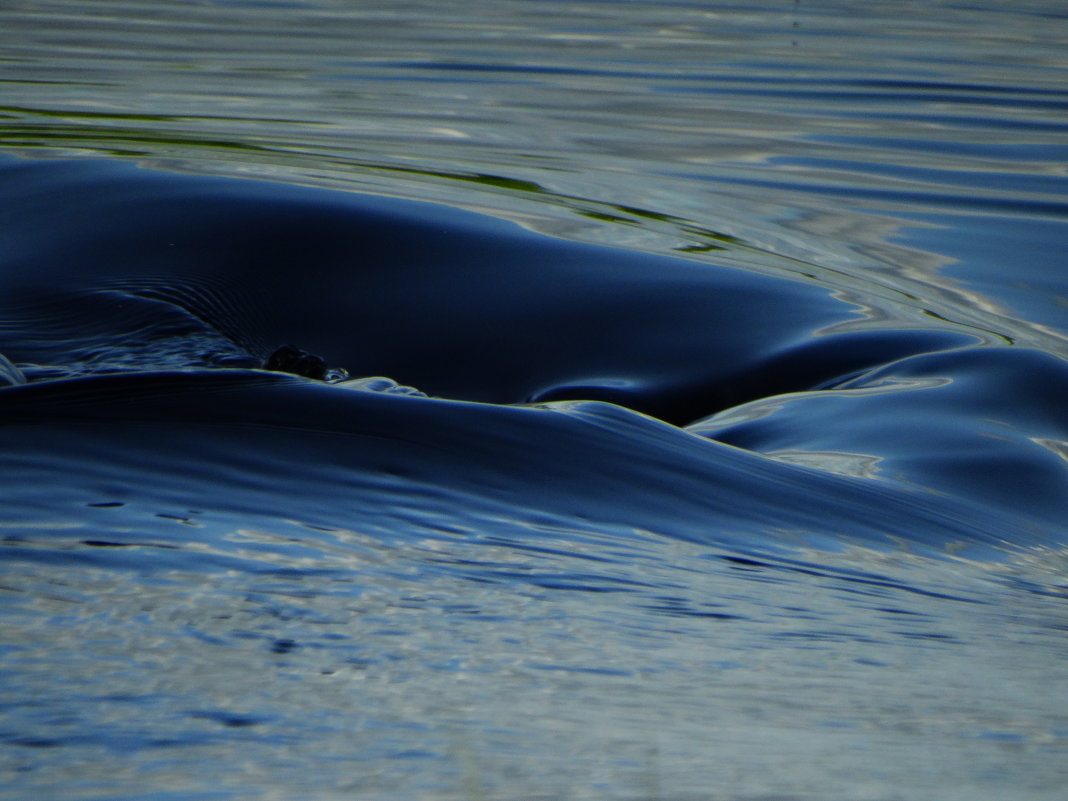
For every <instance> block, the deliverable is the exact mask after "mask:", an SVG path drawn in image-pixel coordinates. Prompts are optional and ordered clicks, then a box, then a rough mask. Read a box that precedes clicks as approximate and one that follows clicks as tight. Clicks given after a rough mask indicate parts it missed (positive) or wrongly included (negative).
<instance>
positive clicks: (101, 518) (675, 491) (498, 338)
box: [0, 162, 1068, 564]
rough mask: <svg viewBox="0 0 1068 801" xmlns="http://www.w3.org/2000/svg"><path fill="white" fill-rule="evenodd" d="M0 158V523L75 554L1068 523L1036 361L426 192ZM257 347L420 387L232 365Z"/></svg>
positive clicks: (1057, 395)
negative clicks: (246, 531) (289, 536)
mask: <svg viewBox="0 0 1068 801" xmlns="http://www.w3.org/2000/svg"><path fill="white" fill-rule="evenodd" d="M4 172H5V175H6V176H7V181H6V183H5V190H4V191H5V195H6V197H7V200H8V207H9V208H10V209H11V211H10V212H9V217H10V218H11V219H10V221H9V225H8V227H9V229H10V230H11V231H12V237H11V238H12V243H11V246H10V247H8V248H7V249H6V250H5V255H4V256H3V257H2V259H3V260H2V264H0V289H2V290H3V291H2V300H0V311H2V315H3V325H2V328H0V352H3V353H4V354H5V356H6V358H7V359H8V360H10V365H9V366H6V367H5V372H4V374H5V375H6V376H8V380H7V383H8V384H9V386H7V387H5V388H4V389H2V390H0V420H2V423H3V424H2V427H0V437H2V440H3V446H2V455H0V460H2V462H3V464H4V470H3V473H2V475H3V476H5V479H4V484H5V486H4V490H3V491H4V494H5V498H6V503H5V516H6V520H5V522H4V526H5V527H6V528H8V529H9V530H11V531H12V535H11V537H9V542H17V541H19V538H20V537H21V538H22V541H25V542H30V541H34V542H36V541H37V540H38V539H40V538H41V537H45V538H46V540H47V539H48V538H50V537H51V538H55V537H60V538H66V539H67V540H69V539H70V530H71V529H76V530H77V534H76V535H74V536H75V539H74V540H72V542H75V543H76V544H77V543H80V545H79V546H78V547H76V548H75V547H73V546H72V548H71V549H68V550H67V551H65V552H64V553H65V556H64V557H63V558H75V554H76V553H80V554H82V555H83V556H86V555H87V554H95V553H96V551H94V550H93V549H94V547H97V546H98V544H99V543H101V542H113V541H116V542H118V540H116V534H115V531H116V530H117V529H118V530H129V531H134V532H137V533H136V534H135V535H131V536H132V537H133V540H131V542H133V541H136V542H138V543H141V544H144V543H145V542H147V541H149V540H151V541H152V542H155V543H156V544H161V543H162V544H166V545H167V546H168V547H169V548H170V549H171V550H172V551H175V552H174V553H171V554H170V555H169V557H168V558H169V559H172V560H174V559H180V558H191V559H194V561H195V559H197V558H200V559H203V558H205V557H204V555H203V553H200V555H199V556H198V555H197V554H198V553H199V552H197V551H196V549H193V550H189V549H188V548H185V546H184V545H182V543H181V542H180V541H179V540H176V539H175V536H174V535H173V529H174V527H173V526H170V527H169V528H167V529H166V531H167V532H170V533H169V534H167V535H166V536H167V537H168V539H163V540H158V539H157V540H154V539H152V537H155V536H157V534H158V535H159V536H163V534H161V533H159V532H158V531H157V529H158V526H159V524H158V521H160V520H164V521H173V520H175V519H177V520H187V521H189V522H190V524H191V525H192V524H193V523H195V524H196V525H197V526H198V527H199V528H200V529H202V530H201V531H200V533H199V534H198V537H197V541H198V542H199V544H200V546H205V544H206V543H207V542H209V541H211V542H213V543H214V545H213V546H212V547H217V548H218V549H220V550H219V552H218V553H217V554H216V556H217V557H218V558H219V559H224V561H225V560H226V559H231V558H233V555H232V554H231V555H230V556H226V551H227V548H229V547H230V546H228V545H226V544H225V541H226V538H225V537H224V536H222V534H219V535H218V536H217V537H215V535H213V534H212V532H213V531H218V532H223V531H226V532H229V531H232V530H233V528H234V527H235V526H248V525H255V521H259V522H260V523H261V524H262V525H268V524H269V523H270V521H275V523H277V522H278V521H283V522H284V523H285V525H299V526H301V527H303V528H304V529H305V530H320V531H359V532H364V533H371V534H373V535H374V536H376V537H382V538H387V539H388V538H397V537H409V538H411V537H426V538H430V539H434V538H457V537H459V538H475V539H479V538H493V539H494V540H496V541H506V542H509V543H513V544H515V545H516V547H531V546H533V545H534V544H536V542H537V541H538V538H539V536H540V534H539V532H540V533H542V534H543V533H544V532H546V531H565V530H566V531H569V532H577V533H578V534H580V535H585V536H591V537H592V536H599V535H605V534H611V536H612V537H614V538H618V539H619V540H620V541H626V540H627V539H628V538H633V537H636V536H643V537H644V536H657V537H662V536H666V537H670V538H675V539H680V540H686V541H690V542H696V543H701V544H705V545H710V546H715V547H719V548H725V549H727V550H728V551H729V552H731V553H735V554H749V555H756V554H780V555H781V554H785V553H787V552H789V551H791V549H796V548H798V547H800V546H802V545H803V546H805V547H812V546H815V547H819V548H824V549H831V550H834V549H841V548H843V547H847V546H848V545H851V544H857V543H860V544H863V545H865V546H868V547H877V548H895V549H896V548H902V547H904V548H906V549H911V550H918V551H920V552H924V553H928V552H929V553H942V554H946V553H952V554H958V555H959V554H968V555H975V554H978V555H982V556H984V557H991V556H993V555H996V553H998V552H999V551H1000V550H1004V549H1019V548H1031V547H1036V546H1049V547H1053V546H1063V545H1064V544H1065V543H1066V541H1068V536H1066V531H1065V527H1064V525H1063V523H1062V521H1063V520H1064V519H1065V515H1064V512H1065V511H1066V509H1065V507H1066V503H1065V501H1064V499H1065V498H1068V492H1066V491H1065V490H1066V489H1068V487H1066V480H1065V469H1064V461H1065V459H1066V458H1068V457H1066V454H1068V432H1066V430H1065V429H1066V423H1065V420H1064V415H1063V405H1062V404H1061V402H1060V400H1061V399H1063V397H1065V392H1066V390H1068V365H1066V364H1065V362H1064V361H1063V360H1062V359H1060V358H1058V357H1056V356H1054V355H1051V354H1047V353H1042V352H1038V351H1033V350H1027V349H1023V348H1013V347H1007V346H997V345H995V344H992V342H991V341H990V340H989V339H984V338H981V337H980V336H979V335H977V334H975V333H974V332H972V331H968V330H963V329H962V330H954V329H953V328H952V327H948V326H943V327H941V328H934V327H932V328H929V329H920V328H916V327H914V326H911V325H901V326H900V327H897V328H894V327H890V326H887V325H886V323H885V321H884V322H882V323H880V324H879V325H878V326H876V325H874V324H872V325H868V326H864V325H861V324H858V323H859V322H863V314H862V310H861V309H860V307H858V305H856V304H854V303H849V302H845V301H843V300H840V299H839V298H838V296H836V295H835V293H834V291H833V290H832V289H829V288H826V287H821V286H818V285H815V284H805V283H802V282H799V281H788V280H782V279H775V278H770V277H766V276H759V275H755V274H749V273H745V272H741V271H737V270H729V269H725V268H718V267H712V266H707V265H701V264H696V263H692V262H688V261H684V260H680V259H672V258H667V257H657V256H652V255H648V254H639V253H631V252H626V251H622V250H614V249H610V248H602V247H595V246H591V245H580V244H574V243H569V242H565V241H562V240H556V239H551V238H548V237H544V236H541V235H536V234H533V233H530V232H528V231H524V230H522V229H521V228H519V227H518V226H515V225H512V224H510V223H505V222H502V221H499V220H494V219H491V218H487V217H483V216H480V215H476V214H473V213H468V212H461V211H457V210H453V209H445V208H441V207H437V206H433V205H431V204H422V203H413V202H406V201H399V200H393V199H387V198H379V197H368V196H359V195H352V194H343V193H336V192H329V191H325V190H312V189H301V188H294V187H283V186H275V185H272V184H267V183H256V182H251V181H239V180H232V179H218V178H215V179H206V178H193V177H178V176H173V175H163V174H159V173H153V172H149V171H144V170H139V169H136V168H133V167H130V166H128V165H116V164H110V163H106V162H93V163H85V162H78V163H74V164H71V163H38V164H32V163H11V164H9V165H7V166H6V167H5V168H4ZM59 221H62V224H59ZM283 344H293V345H295V346H297V347H299V348H301V349H305V350H307V351H308V352H311V353H314V354H316V355H317V356H321V357H322V358H323V359H324V360H325V361H326V363H327V364H328V365H330V366H331V367H333V368H335V369H336V370H337V371H338V372H336V373H335V375H336V376H341V375H343V373H342V372H341V371H342V370H344V371H347V373H348V374H352V375H369V376H374V375H382V376H389V377H390V379H395V380H396V381H398V382H402V383H403V384H405V385H410V386H412V387H415V388H416V389H417V390H419V391H420V392H416V391H414V390H411V391H399V390H398V386H397V385H396V384H394V383H393V382H392V381H387V380H381V381H378V382H366V381H364V382H360V381H332V382H322V381H315V380H309V379H304V378H298V377H295V376H291V375H284V374H281V373H278V372H271V371H267V370H264V369H262V367H263V366H264V364H265V360H266V359H267V357H268V356H269V354H270V353H271V352H272V351H273V350H274V349H276V348H277V347H279V346H280V345H283ZM20 379H24V380H20ZM369 390H372V391H369ZM375 390H377V391H375ZM423 393H425V396H424V394H423ZM428 396H429V397H428ZM122 521H124V522H122ZM154 521H155V522H154ZM212 521H214V522H212ZM120 522H121V525H120ZM160 531H162V529H161V530H160ZM16 532H18V533H16ZM44 532H48V533H44ZM186 533H188V532H186ZM146 537H148V540H146V539H145V538H146ZM213 537H215V538H214V539H212V538H213ZM119 540H121V537H120V538H119ZM65 541H66V540H65ZM86 543H89V545H86ZM120 544H121V542H120ZM183 548H185V550H183ZM18 550H19V551H20V553H22V554H24V555H25V556H26V558H31V557H32V555H33V553H34V551H33V549H32V548H28V547H27V548H22V549H18ZM179 552H181V553H179ZM9 553H10V552H9ZM86 558H90V557H89V556H86ZM91 558H97V557H95V556H93V557H91ZM207 563H211V560H210V559H209V560H207V562H206V564H207Z"/></svg>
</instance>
